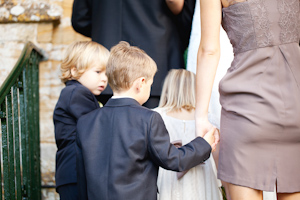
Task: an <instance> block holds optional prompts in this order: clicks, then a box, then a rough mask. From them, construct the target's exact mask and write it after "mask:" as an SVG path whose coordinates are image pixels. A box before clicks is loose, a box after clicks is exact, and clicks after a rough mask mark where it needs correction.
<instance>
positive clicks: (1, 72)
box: [0, 0, 90, 199]
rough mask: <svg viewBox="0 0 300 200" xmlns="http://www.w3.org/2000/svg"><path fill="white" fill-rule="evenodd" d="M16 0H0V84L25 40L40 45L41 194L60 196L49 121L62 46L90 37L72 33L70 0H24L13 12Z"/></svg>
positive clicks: (58, 85) (58, 88)
mask: <svg viewBox="0 0 300 200" xmlns="http://www.w3.org/2000/svg"><path fill="white" fill-rule="evenodd" d="M18 2H20V1H17V2H14V1H8V0H6V1H3V0H2V1H1V0H0V30H1V31H0V85H1V84H2V83H3V81H4V80H5V78H6V76H7V75H8V74H9V72H10V70H11V69H12V68H13V66H14V65H15V63H16V61H17V59H18V57H19V55H20V53H21V51H22V49H23V47H24V44H25V42H26V41H31V42H33V43H34V44H35V45H37V46H38V47H40V48H41V49H43V51H44V52H45V53H46V55H47V57H48V59H47V60H46V61H42V62H41V63H40V75H39V76H40V80H39V86H40V134H41V136H40V140H41V145H40V148H41V172H42V187H43V189H42V196H43V199H59V197H58V194H57V193H56V192H55V189H54V188H53V187H54V185H55V179H54V171H55V152H56V145H55V140H54V127H53V121H52V114H53V109H54V107H55V104H56V102H57V99H58V97H59V94H60V91H61V89H62V88H63V87H64V85H63V84H62V83H61V81H60V79H59V74H60V72H59V68H60V64H61V60H62V57H63V54H64V50H65V48H66V47H67V46H68V45H69V44H70V43H71V42H73V41H78V40H90V39H89V38H86V37H83V36H81V35H80V34H77V33H75V31H74V30H73V28H72V27H71V20H70V18H71V13H72V4H73V0H48V1H36V0H32V1H30V0H26V1H23V2H22V3H21V4H20V5H18V6H19V7H17V9H15V10H14V11H13V12H12V11H11V10H12V8H15V7H16V6H17V3H18ZM27 8H30V9H27ZM22 11H23V12H22ZM51 14H52V15H51Z"/></svg>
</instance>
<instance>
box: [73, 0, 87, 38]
mask: <svg viewBox="0 0 300 200" xmlns="http://www.w3.org/2000/svg"><path fill="white" fill-rule="evenodd" d="M71 21H72V26H73V28H74V30H75V31H76V32H78V33H81V34H82V35H84V36H87V37H91V36H92V6H91V1H90V0H74V3H73V12H72V19H71Z"/></svg>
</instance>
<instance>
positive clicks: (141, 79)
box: [136, 77, 146, 91]
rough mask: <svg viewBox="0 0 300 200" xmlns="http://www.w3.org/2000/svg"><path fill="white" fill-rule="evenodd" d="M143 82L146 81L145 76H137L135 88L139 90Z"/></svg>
mask: <svg viewBox="0 0 300 200" xmlns="http://www.w3.org/2000/svg"><path fill="white" fill-rule="evenodd" d="M145 83H146V79H145V77H140V78H138V79H137V82H136V90H137V91H140V90H141V88H142V87H143V86H144V84H145Z"/></svg>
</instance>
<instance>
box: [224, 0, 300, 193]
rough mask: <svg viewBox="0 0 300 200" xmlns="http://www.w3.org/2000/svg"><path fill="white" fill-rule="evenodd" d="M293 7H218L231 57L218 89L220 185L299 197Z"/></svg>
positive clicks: (255, 1) (291, 3)
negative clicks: (291, 194)
mask: <svg viewBox="0 0 300 200" xmlns="http://www.w3.org/2000/svg"><path fill="white" fill-rule="evenodd" d="M299 4H300V3H299V0H248V1H245V2H239V3H236V4H233V5H230V6H229V7H227V8H223V21H222V23H223V27H224V29H225V31H226V32H227V34H228V37H229V39H230V41H231V43H232V45H233V48H234V54H235V56H234V60H233V62H232V64H231V67H230V68H229V69H228V72H227V74H226V75H225V76H224V78H223V79H222V80H221V82H220V88H219V90H220V101H221V105H222V115H221V143H220V145H221V146H220V158H219V159H220V160H219V171H218V177H219V178H220V179H221V180H224V181H226V182H229V183H233V184H236V185H241V186H246V187H250V188H254V189H258V190H265V191H273V190H274V186H275V183H276V182H277V192H279V193H293V192H300V158H299V152H300V89H299V87H300V48H299V38H300V16H299V15H300V11H299V9H300V8H299Z"/></svg>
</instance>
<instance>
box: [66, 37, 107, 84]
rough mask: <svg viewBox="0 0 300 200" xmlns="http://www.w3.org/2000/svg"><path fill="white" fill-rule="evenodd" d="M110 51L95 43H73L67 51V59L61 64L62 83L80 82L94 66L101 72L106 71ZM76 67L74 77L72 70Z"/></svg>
mask: <svg viewBox="0 0 300 200" xmlns="http://www.w3.org/2000/svg"><path fill="white" fill-rule="evenodd" d="M108 57H109V51H108V50H107V49H106V48H105V47H104V46H102V45H101V44H98V43H96V42H93V41H79V42H73V43H72V44H70V45H69V47H68V48H67V50H66V53H65V58H64V59H63V61H62V63H61V68H60V70H61V77H60V79H61V80H62V82H64V83H65V82H67V81H68V80H72V79H75V80H78V79H79V78H80V77H81V75H82V74H83V73H84V72H85V71H86V70H87V69H89V68H91V67H92V66H93V65H97V66H99V67H100V69H101V70H105V69H106V64H107V61H108ZM73 67H75V69H76V72H75V73H74V74H73V75H72V73H71V69H72V68H73Z"/></svg>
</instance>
